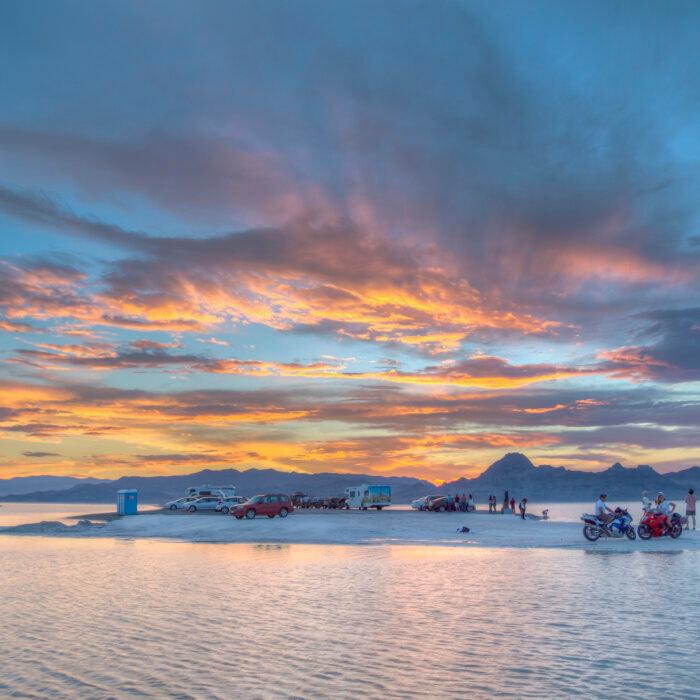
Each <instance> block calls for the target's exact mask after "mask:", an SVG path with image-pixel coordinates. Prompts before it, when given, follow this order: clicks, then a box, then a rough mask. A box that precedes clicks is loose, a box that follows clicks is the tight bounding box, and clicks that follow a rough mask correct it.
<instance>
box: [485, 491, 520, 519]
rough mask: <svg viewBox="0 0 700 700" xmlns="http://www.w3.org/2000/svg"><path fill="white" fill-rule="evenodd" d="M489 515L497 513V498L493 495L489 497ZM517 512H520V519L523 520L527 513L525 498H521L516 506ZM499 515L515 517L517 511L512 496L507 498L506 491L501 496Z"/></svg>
mask: <svg viewBox="0 0 700 700" xmlns="http://www.w3.org/2000/svg"><path fill="white" fill-rule="evenodd" d="M488 503H489V513H497V512H498V498H496V496H494V495H490V496H489V500H488ZM518 511H519V512H520V517H521V518H522V519H523V520H525V513H526V511H527V498H521V499H520V503H519V504H518ZM501 513H512V514H513V515H517V514H518V513H517V511H516V510H515V498H513V497H512V496H510V497H509V495H508V491H506V492H505V493H504V494H503V502H502V504H501Z"/></svg>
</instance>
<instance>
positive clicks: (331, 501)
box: [323, 496, 346, 510]
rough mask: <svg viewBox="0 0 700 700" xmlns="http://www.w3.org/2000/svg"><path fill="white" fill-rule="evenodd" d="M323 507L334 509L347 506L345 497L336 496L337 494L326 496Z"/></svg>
mask: <svg viewBox="0 0 700 700" xmlns="http://www.w3.org/2000/svg"><path fill="white" fill-rule="evenodd" d="M323 507H324V508H326V509H328V508H330V509H332V510H335V509H336V508H345V507H346V506H345V499H344V498H336V497H335V496H334V497H332V498H324V499H323Z"/></svg>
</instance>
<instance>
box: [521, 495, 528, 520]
mask: <svg viewBox="0 0 700 700" xmlns="http://www.w3.org/2000/svg"><path fill="white" fill-rule="evenodd" d="M526 510H527V498H523V499H522V500H521V501H520V517H521V518H522V519H523V520H525V511H526Z"/></svg>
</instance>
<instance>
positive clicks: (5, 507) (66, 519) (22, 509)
mask: <svg viewBox="0 0 700 700" xmlns="http://www.w3.org/2000/svg"><path fill="white" fill-rule="evenodd" d="M157 509H158V507H157V506H148V505H147V506H141V507H140V509H139V510H141V511H145V510H157ZM115 510H116V508H115V505H114V503H0V527H7V526H9V525H24V524H27V523H36V522H39V521H41V520H55V521H58V522H62V523H66V524H67V525H73V524H75V522H76V521H75V519H74V518H72V517H71V516H74V515H94V514H95V513H113V512H114V511H115Z"/></svg>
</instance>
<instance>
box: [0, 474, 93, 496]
mask: <svg viewBox="0 0 700 700" xmlns="http://www.w3.org/2000/svg"><path fill="white" fill-rule="evenodd" d="M103 481H107V480H106V479H92V478H90V477H87V478H84V479H82V478H78V477H75V476H17V477H14V478H13V479H0V497H2V496H6V495H8V494H23V493H33V492H35V491H48V490H51V491H59V490H63V489H69V488H71V487H72V486H77V485H78V484H97V483H100V482H103Z"/></svg>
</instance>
